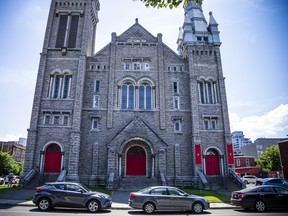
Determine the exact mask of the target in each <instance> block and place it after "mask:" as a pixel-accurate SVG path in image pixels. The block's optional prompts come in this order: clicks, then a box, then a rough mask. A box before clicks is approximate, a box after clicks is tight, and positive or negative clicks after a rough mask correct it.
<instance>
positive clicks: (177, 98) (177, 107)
mask: <svg viewBox="0 0 288 216" xmlns="http://www.w3.org/2000/svg"><path fill="white" fill-rule="evenodd" d="M173 106H174V107H173V108H174V109H179V97H178V96H174V97H173Z"/></svg>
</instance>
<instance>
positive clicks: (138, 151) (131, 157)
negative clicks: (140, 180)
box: [119, 138, 155, 177]
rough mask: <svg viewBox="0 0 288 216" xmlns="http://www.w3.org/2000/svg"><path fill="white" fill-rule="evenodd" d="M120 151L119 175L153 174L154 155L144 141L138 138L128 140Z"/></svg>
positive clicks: (145, 175) (146, 175)
mask: <svg viewBox="0 0 288 216" xmlns="http://www.w3.org/2000/svg"><path fill="white" fill-rule="evenodd" d="M121 152H122V153H121V155H122V157H121V158H120V161H119V163H120V166H119V171H120V170H121V171H120V173H121V174H120V176H123V177H129V176H139V177H140V176H143V177H154V176H155V156H154V155H153V150H152V149H151V146H150V145H149V144H148V143H147V142H146V141H144V140H143V139H139V138H135V139H133V140H130V141H128V142H127V143H126V144H125V145H124V146H123V149H122V151H121Z"/></svg>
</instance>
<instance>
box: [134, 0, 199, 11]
mask: <svg viewBox="0 0 288 216" xmlns="http://www.w3.org/2000/svg"><path fill="white" fill-rule="evenodd" d="M134 1H135V0H134ZM140 1H143V2H145V6H146V7H148V6H152V7H157V8H166V7H169V8H170V9H172V8H176V7H178V6H179V5H180V4H181V3H183V4H184V6H185V5H186V4H187V3H188V2H191V1H193V2H195V3H202V0H140Z"/></svg>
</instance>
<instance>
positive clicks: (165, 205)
mask: <svg viewBox="0 0 288 216" xmlns="http://www.w3.org/2000/svg"><path fill="white" fill-rule="evenodd" d="M128 203H129V206H131V207H132V208H135V209H143V211H144V212H146V213H148V214H151V213H153V212H154V211H155V210H172V211H193V212H194V213H201V212H202V211H203V210H204V209H208V208H209V207H210V203H209V201H208V200H207V199H205V198H203V197H200V196H195V195H190V194H187V193H186V192H184V191H182V190H180V189H178V188H175V187H169V186H154V187H148V188H145V189H142V190H140V191H138V192H132V193H130V199H129V200H128Z"/></svg>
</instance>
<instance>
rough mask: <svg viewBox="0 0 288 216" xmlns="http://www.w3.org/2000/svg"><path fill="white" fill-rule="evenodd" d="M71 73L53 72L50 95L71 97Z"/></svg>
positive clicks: (52, 96)
mask: <svg viewBox="0 0 288 216" xmlns="http://www.w3.org/2000/svg"><path fill="white" fill-rule="evenodd" d="M71 79H72V76H71V75H68V74H66V75H60V74H53V75H51V76H50V85H49V92H48V97H51V98H55V99H56V98H69V97H70V88H71Z"/></svg>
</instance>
